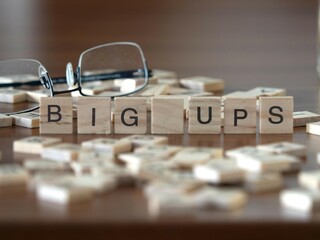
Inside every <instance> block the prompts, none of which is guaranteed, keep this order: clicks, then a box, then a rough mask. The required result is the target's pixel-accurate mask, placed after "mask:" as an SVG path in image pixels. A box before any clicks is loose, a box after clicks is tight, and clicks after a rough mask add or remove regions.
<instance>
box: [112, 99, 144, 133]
mask: <svg viewBox="0 0 320 240" xmlns="http://www.w3.org/2000/svg"><path fill="white" fill-rule="evenodd" d="M114 102H115V110H114V114H115V116H114V117H115V123H114V132H115V133H116V134H145V133H146V132H147V101H146V99H145V98H139V97H119V98H115V100H114Z"/></svg>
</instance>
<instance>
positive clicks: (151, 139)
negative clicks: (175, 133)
mask: <svg viewBox="0 0 320 240" xmlns="http://www.w3.org/2000/svg"><path fill="white" fill-rule="evenodd" d="M121 140H128V141H130V142H131V143H132V144H133V146H134V147H141V146H152V145H162V144H168V143H169V139H168V137H166V136H155V135H131V136H128V137H125V138H121Z"/></svg>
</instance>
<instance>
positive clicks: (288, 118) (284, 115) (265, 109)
mask: <svg viewBox="0 0 320 240" xmlns="http://www.w3.org/2000/svg"><path fill="white" fill-rule="evenodd" d="M260 133H261V134H264V133H269V134H270V133H272V134H283V133H293V97H260Z"/></svg>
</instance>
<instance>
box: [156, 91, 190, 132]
mask: <svg viewBox="0 0 320 240" xmlns="http://www.w3.org/2000/svg"><path fill="white" fill-rule="evenodd" d="M151 101H152V102H151V105H152V112H151V132H152V134H183V132H184V111H183V109H184V108H183V100H182V99H176V98H160V97H158V98H155V97H154V98H152V99H151Z"/></svg>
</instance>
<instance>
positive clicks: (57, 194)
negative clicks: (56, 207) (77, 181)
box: [36, 180, 93, 205]
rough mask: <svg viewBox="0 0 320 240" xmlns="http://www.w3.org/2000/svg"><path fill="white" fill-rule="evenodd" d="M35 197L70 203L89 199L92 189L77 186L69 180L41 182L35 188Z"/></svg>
mask: <svg viewBox="0 0 320 240" xmlns="http://www.w3.org/2000/svg"><path fill="white" fill-rule="evenodd" d="M36 194H37V198H38V199H39V200H41V201H48V202H52V203H57V204H63V205H65V204H72V203H77V202H83V201H88V200H91V199H92V197H93V191H92V190H91V189H90V188H88V187H79V186H76V185H74V184H72V183H71V182H70V181H62V180H57V181H56V182H52V183H42V184H39V186H37V188H36Z"/></svg>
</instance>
